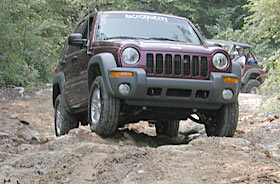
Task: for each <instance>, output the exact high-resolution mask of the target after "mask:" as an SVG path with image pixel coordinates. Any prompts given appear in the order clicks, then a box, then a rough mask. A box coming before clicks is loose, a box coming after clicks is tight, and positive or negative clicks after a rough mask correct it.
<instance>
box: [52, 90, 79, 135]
mask: <svg viewBox="0 0 280 184" xmlns="http://www.w3.org/2000/svg"><path fill="white" fill-rule="evenodd" d="M54 127H55V134H56V136H61V135H64V134H67V133H68V132H69V130H71V129H73V128H78V127H79V121H78V120H77V119H76V118H75V117H74V116H73V115H72V114H71V113H69V112H67V111H66V108H65V102H64V101H63V98H62V96H61V95H58V96H57V98H56V100H55V112H54Z"/></svg>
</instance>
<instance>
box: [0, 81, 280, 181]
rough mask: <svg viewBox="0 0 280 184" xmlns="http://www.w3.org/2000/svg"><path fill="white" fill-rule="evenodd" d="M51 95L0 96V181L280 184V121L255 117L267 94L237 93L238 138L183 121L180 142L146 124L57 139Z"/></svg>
mask: <svg viewBox="0 0 280 184" xmlns="http://www.w3.org/2000/svg"><path fill="white" fill-rule="evenodd" d="M51 90H52V89H51V87H50V86H46V87H43V88H41V89H40V90H37V91H35V92H33V93H30V94H25V95H24V97H21V96H20V95H19V96H18V98H17V99H16V98H15V95H16V94H17V93H16V92H15V91H13V90H12V89H10V90H6V91H0V183H55V184H56V183H74V184H76V183H98V184H99V183H106V184H107V183H120V184H138V183H140V184H142V183H144V184H145V183H152V184H169V183H172V184H173V183H174V184H178V183H179V184H180V183H192V184H195V183H280V119H279V116H278V115H277V114H270V113H266V114H257V113H256V112H258V111H259V108H260V107H261V105H262V103H263V101H264V100H265V98H264V97H262V96H256V95H250V94H240V97H239V103H240V117H239V124H238V128H237V133H236V135H235V136H234V137H233V138H217V137H210V138H209V137H207V136H206V135H205V131H204V129H203V126H201V125H199V124H195V123H193V122H191V121H181V122H180V135H179V136H178V137H177V138H176V139H168V138H166V137H159V136H156V133H155V128H154V126H152V125H149V124H148V123H147V122H141V123H138V124H133V125H128V126H126V127H125V128H122V129H121V130H119V132H118V133H117V135H116V136H115V137H113V138H107V139H104V138H101V137H99V136H98V135H96V134H95V133H92V132H91V131H90V130H89V128H88V127H80V128H78V129H74V130H71V131H70V132H69V134H68V135H65V136H61V137H55V136H54V128H53V107H52V101H51V94H52V91H51Z"/></svg>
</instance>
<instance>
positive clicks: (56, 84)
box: [52, 72, 65, 107]
mask: <svg viewBox="0 0 280 184" xmlns="http://www.w3.org/2000/svg"><path fill="white" fill-rule="evenodd" d="M64 84H65V76H64V73H63V72H59V73H57V74H56V76H55V77H54V79H53V96H52V98H53V107H54V105H55V100H56V97H57V96H58V93H59V92H60V94H62V98H65V96H64ZM57 88H58V89H57ZM57 90H59V92H58V91H57Z"/></svg>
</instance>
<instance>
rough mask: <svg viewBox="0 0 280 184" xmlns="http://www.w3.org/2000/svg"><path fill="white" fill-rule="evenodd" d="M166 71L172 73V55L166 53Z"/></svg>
mask: <svg viewBox="0 0 280 184" xmlns="http://www.w3.org/2000/svg"><path fill="white" fill-rule="evenodd" d="M165 73H166V74H169V75H170V74H172V55H171V54H166V55H165Z"/></svg>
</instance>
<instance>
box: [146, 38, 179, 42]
mask: <svg viewBox="0 0 280 184" xmlns="http://www.w3.org/2000/svg"><path fill="white" fill-rule="evenodd" d="M149 39H150V40H166V41H172V42H183V41H180V40H174V39H170V38H157V37H153V38H149Z"/></svg>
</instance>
